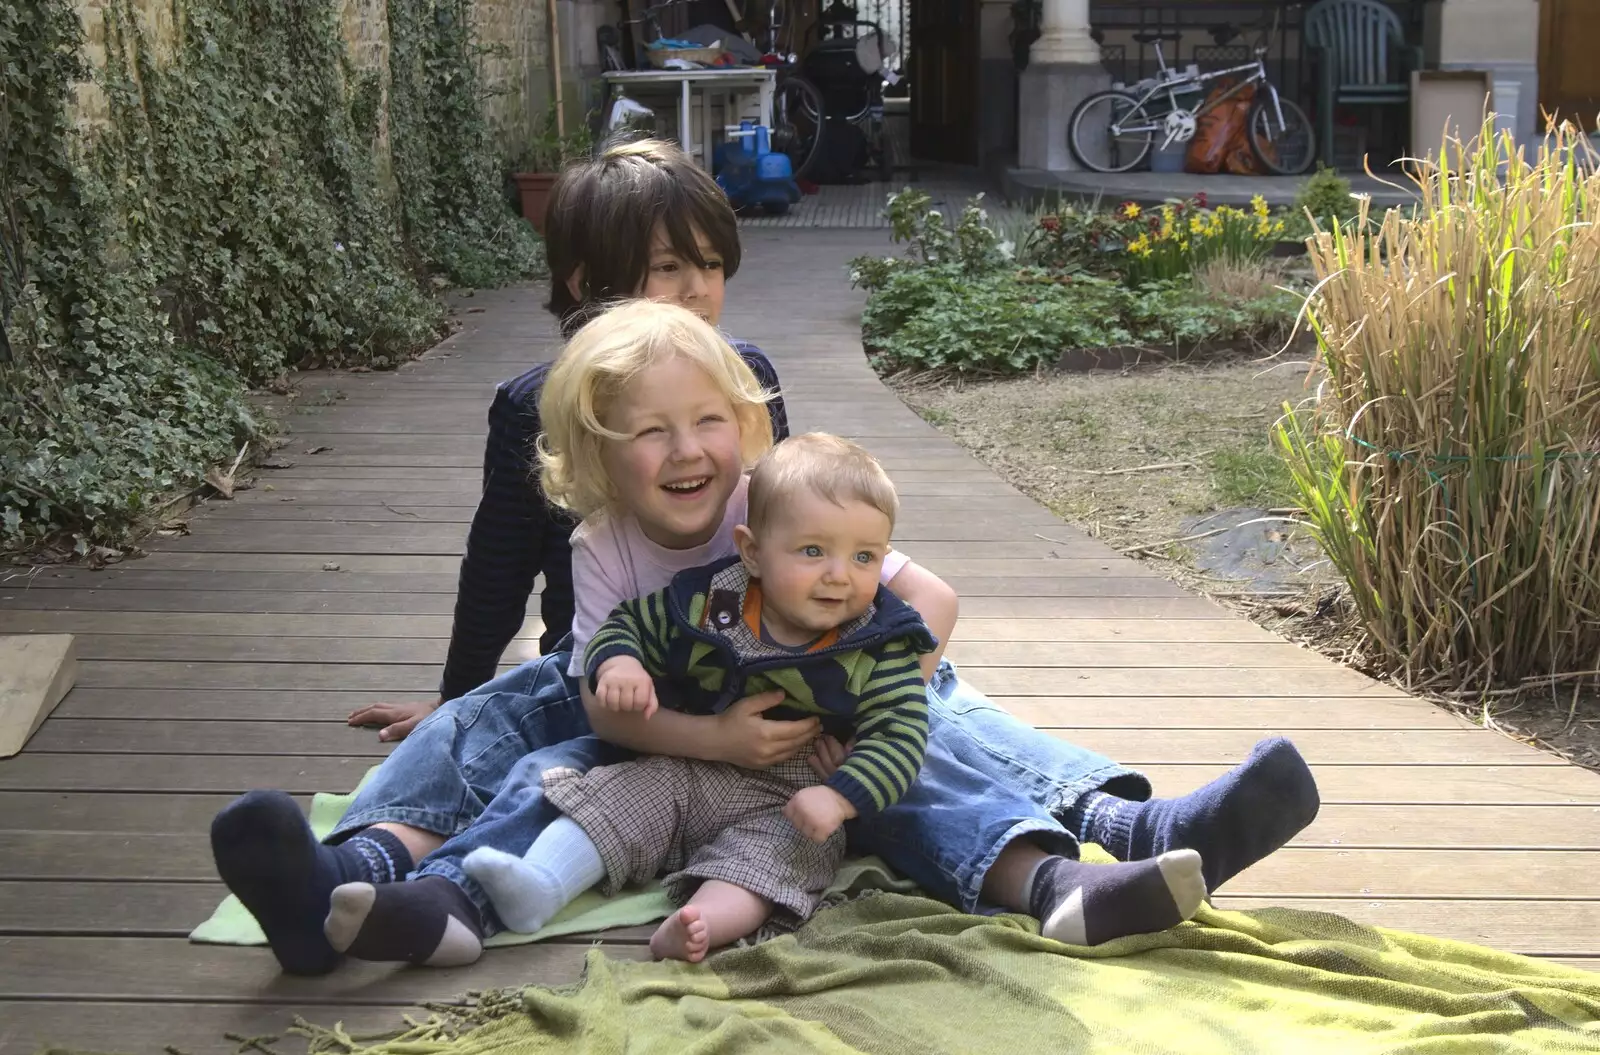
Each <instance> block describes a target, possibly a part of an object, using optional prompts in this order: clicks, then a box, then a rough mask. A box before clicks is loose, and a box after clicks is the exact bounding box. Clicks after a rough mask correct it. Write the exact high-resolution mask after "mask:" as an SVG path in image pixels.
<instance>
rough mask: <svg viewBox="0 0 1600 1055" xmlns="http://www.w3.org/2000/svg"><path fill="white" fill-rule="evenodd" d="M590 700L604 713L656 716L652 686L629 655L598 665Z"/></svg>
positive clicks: (648, 678)
mask: <svg viewBox="0 0 1600 1055" xmlns="http://www.w3.org/2000/svg"><path fill="white" fill-rule="evenodd" d="M594 698H595V701H596V702H597V703H599V704H600V706H602V707H604V708H605V709H606V710H608V711H642V712H644V716H645V717H646V718H648V717H650V716H651V715H652V714H655V713H656V683H655V681H654V680H652V679H651V677H650V673H649V672H648V671H647V670H645V669H644V664H643V663H640V662H639V661H638V660H637V659H635V658H633V657H632V656H612V657H611V658H610V659H608V660H606V661H605V662H604V663H602V664H600V671H599V678H598V679H597V684H596V686H595V693H594Z"/></svg>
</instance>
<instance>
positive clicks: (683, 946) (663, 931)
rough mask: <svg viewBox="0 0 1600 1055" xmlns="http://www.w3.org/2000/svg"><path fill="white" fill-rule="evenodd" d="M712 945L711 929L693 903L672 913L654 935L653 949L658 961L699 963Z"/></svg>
mask: <svg viewBox="0 0 1600 1055" xmlns="http://www.w3.org/2000/svg"><path fill="white" fill-rule="evenodd" d="M710 947H711V928H710V927H708V926H706V922H705V920H703V919H701V918H700V910H699V909H698V908H696V907H695V906H693V905H685V906H683V907H682V908H680V909H679V910H678V911H676V912H674V913H673V914H672V915H670V916H668V917H667V918H666V920H665V921H663V922H662V924H661V926H659V927H657V928H656V932H655V933H654V934H652V935H650V952H651V953H652V954H653V955H654V956H655V958H656V959H658V960H683V961H684V962H685V963H699V962H700V961H701V960H703V959H705V958H706V950H707V949H709V948H710Z"/></svg>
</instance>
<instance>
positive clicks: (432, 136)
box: [0, 0, 541, 550]
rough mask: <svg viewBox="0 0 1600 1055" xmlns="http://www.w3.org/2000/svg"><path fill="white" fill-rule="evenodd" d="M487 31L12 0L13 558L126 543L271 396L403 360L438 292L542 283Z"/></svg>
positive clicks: (7, 207) (8, 56) (322, 9)
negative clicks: (508, 151) (515, 190)
mask: <svg viewBox="0 0 1600 1055" xmlns="http://www.w3.org/2000/svg"><path fill="white" fill-rule="evenodd" d="M494 2H497V0H480V3H483V4H491V3H494ZM477 13H478V5H477V4H474V3H473V2H472V0H387V2H383V0H165V2H164V3H163V2H161V0H94V3H93V4H92V5H91V4H90V3H88V2H87V0H76V2H75V0H31V2H30V3H28V4H24V5H20V6H19V5H4V6H0V322H3V324H4V325H3V332H4V336H5V340H4V342H0V550H7V549H18V548H22V547H26V546H27V545H29V544H31V543H34V542H37V541H39V540H41V539H43V538H47V537H52V536H58V535H62V534H65V535H68V536H70V537H72V538H74V539H75V541H76V544H77V546H78V547H79V548H80V549H86V548H87V547H88V546H90V545H92V544H95V543H98V542H108V541H115V540H117V539H118V538H120V537H122V536H123V535H125V534H126V533H127V532H128V531H129V530H130V529H132V528H133V527H135V526H136V525H137V523H138V522H139V520H140V518H141V517H143V516H144V515H146V514H147V513H149V512H150V510H151V508H152V506H153V504H154V503H155V502H156V501H157V500H158V499H159V498H161V497H162V496H164V495H166V494H169V493H171V492H172V491H173V490H174V489H176V488H180V487H182V486H185V485H187V484H190V483H193V482H195V481H197V480H198V479H199V478H200V476H201V475H202V474H203V472H204V470H205V469H206V468H207V467H208V466H209V465H211V464H213V463H215V462H219V461H223V460H226V459H230V458H231V457H232V455H233V453H234V452H235V451H236V450H237V449H238V445H239V444H240V443H241V442H242V441H243V440H244V439H246V438H248V437H249V436H250V435H251V434H252V432H253V431H254V428H255V426H254V423H253V422H252V420H251V417H250V414H249V412H248V408H247V404H246V401H245V392H246V390H247V389H248V388H249V387H251V386H255V385H261V384H266V383H270V382H272V381H273V380H274V379H276V378H278V377H279V376H281V375H282V374H283V373H284V371H285V370H286V369H289V368H291V367H294V366H297V365H302V364H307V363H319V364H370V365H374V366H389V365H393V364H395V363H397V362H399V361H401V360H402V359H404V358H406V357H407V356H409V355H411V354H413V353H414V352H416V351H417V350H419V349H420V348H422V347H425V346H426V345H427V344H428V343H430V342H431V341H432V340H434V339H435V337H436V336H437V335H438V333H439V327H440V324H441V314H442V313H441V310H440V307H439V305H438V303H437V302H436V301H435V299H434V297H433V294H434V292H435V291H436V289H437V288H438V287H440V286H444V285H449V284H452V283H459V284H466V285H474V286H485V285H493V284H497V283H502V282H505V281H509V280H511V279H515V278H517V277H520V276H526V275H531V274H534V273H536V272H537V271H538V269H539V267H540V265H541V251H540V246H539V245H538V243H537V240H536V239H535V238H534V236H533V235H532V233H531V229H530V228H529V227H528V226H527V225H526V224H525V223H523V222H522V221H521V220H520V219H518V218H517V217H516V216H514V215H513V214H512V212H511V210H510V208H509V206H508V204H507V200H506V197H505V194H504V179H503V173H504V163H503V162H502V160H501V157H502V148H501V145H500V143H499V141H498V137H497V135H496V131H495V128H494V124H493V121H492V118H491V111H492V108H493V107H494V106H496V105H503V104H504V100H505V96H504V95H497V94H495V93H493V92H491V91H490V90H489V88H488V86H487V85H486V83H485V80H484V74H485V70H486V68H487V65H486V63H487V60H488V59H489V58H490V57H491V56H492V55H493V54H494V49H492V48H491V47H489V46H488V45H487V44H486V42H485V41H483V40H481V39H479V38H478V36H477V35H476V32H475V29H476V27H477V25H478V21H477V18H476V15H477ZM380 15H381V18H380V17H379V16H380ZM352 29H353V30H354V31H353V32H352Z"/></svg>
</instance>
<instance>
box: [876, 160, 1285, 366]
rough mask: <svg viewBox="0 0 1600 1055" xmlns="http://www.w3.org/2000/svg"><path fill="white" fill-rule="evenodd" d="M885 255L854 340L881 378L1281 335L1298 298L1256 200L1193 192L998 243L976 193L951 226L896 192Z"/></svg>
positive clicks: (1052, 218) (916, 199) (1053, 222)
mask: <svg viewBox="0 0 1600 1055" xmlns="http://www.w3.org/2000/svg"><path fill="white" fill-rule="evenodd" d="M888 214H889V219H890V225H891V227H892V229H893V231H894V237H895V240H896V241H897V242H901V243H905V244H906V246H907V249H906V252H905V254H904V255H903V256H899V257H863V258H860V259H857V260H855V261H853V262H852V265H851V278H852V280H853V281H854V282H855V283H856V284H857V285H859V286H862V287H864V288H866V289H867V290H869V291H870V292H871V294H872V295H871V297H870V299H869V301H868V304H867V308H866V311H865V313H864V315H863V321H862V328H863V339H864V341H865V343H866V344H867V346H868V347H869V348H870V349H871V350H872V352H873V355H874V359H875V361H876V362H877V363H878V364H879V365H880V366H881V367H882V368H885V369H889V370H902V369H917V370H945V371H953V372H959V373H1010V372H1020V371H1026V370H1035V369H1039V368H1043V367H1052V366H1054V365H1056V363H1057V362H1058V360H1060V359H1061V357H1062V354H1063V353H1065V352H1069V351H1072V350H1074V349H1083V348H1102V347H1120V346H1129V345H1137V346H1153V347H1158V348H1166V349H1170V350H1172V351H1173V352H1175V353H1182V352H1183V351H1184V350H1185V349H1188V350H1192V349H1194V348H1195V347H1196V346H1198V345H1202V344H1207V343H1209V342H1215V341H1239V340H1246V341H1253V342H1258V343H1261V344H1266V343H1269V342H1272V341H1278V340H1281V339H1282V338H1283V337H1284V335H1285V334H1286V333H1287V330H1288V328H1289V326H1290V325H1292V323H1293V320H1294V317H1295V314H1296V313H1297V312H1298V311H1299V308H1300V303H1301V298H1300V297H1299V296H1297V295H1295V294H1293V293H1291V292H1288V291H1286V290H1284V289H1281V288H1279V286H1280V284H1281V279H1282V275H1281V270H1280V269H1279V268H1278V267H1276V266H1275V265H1273V264H1272V263H1270V262H1269V261H1268V260H1267V258H1268V257H1269V256H1270V255H1271V254H1272V251H1273V249H1274V247H1275V246H1276V244H1277V242H1278V240H1279V238H1280V236H1281V235H1282V234H1283V231H1284V221H1283V220H1282V219H1281V218H1275V217H1273V216H1272V215H1271V213H1270V211H1269V210H1268V208H1267V206H1266V203H1265V201H1263V200H1261V199H1259V198H1258V199H1256V201H1255V202H1254V203H1253V205H1252V207H1251V208H1250V209H1249V210H1244V209H1238V208H1234V207H1231V206H1218V207H1216V208H1211V207H1209V206H1208V204H1207V202H1206V200H1205V197H1204V195H1200V196H1197V197H1196V198H1194V199H1191V200H1188V201H1182V202H1169V203H1167V204H1165V205H1163V206H1160V207H1159V208H1156V209H1153V210H1148V211H1147V210H1144V209H1142V208H1141V207H1140V206H1139V205H1137V204H1135V203H1132V202H1128V203H1124V204H1123V205H1121V206H1119V207H1118V208H1116V209H1115V210H1110V211H1104V210H1097V209H1081V210H1080V209H1072V208H1069V209H1063V210H1060V211H1057V212H1053V213H1049V214H1045V215H1040V216H1036V217H1033V218H1032V219H1031V220H1030V221H1029V222H1028V223H1027V224H1026V225H1024V226H1023V228H1022V229H1021V230H1018V231H1016V232H1014V233H1013V234H1012V236H1011V237H1007V234H1006V233H1005V232H1002V231H1000V230H997V229H996V227H995V226H994V225H993V224H991V222H990V220H989V217H988V215H987V213H986V212H985V211H984V209H983V203H982V200H981V196H980V197H979V198H977V199H974V200H973V201H971V202H969V203H968V204H967V206H966V208H964V209H963V210H962V213H961V216H960V217H959V218H958V220H957V222H956V223H955V224H954V226H951V225H949V224H947V223H946V221H945V219H944V217H943V216H942V215H941V214H940V213H939V212H938V211H937V210H935V209H932V208H931V207H930V202H929V199H928V196H927V195H926V194H923V193H922V192H920V191H912V190H907V191H903V192H901V193H899V194H896V195H893V196H892V197H891V198H890V200H889V209H888Z"/></svg>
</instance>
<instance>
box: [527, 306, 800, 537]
mask: <svg viewBox="0 0 1600 1055" xmlns="http://www.w3.org/2000/svg"><path fill="white" fill-rule="evenodd" d="M675 358H677V359H685V360H687V361H688V362H691V363H693V364H695V365H696V366H698V367H699V368H700V369H702V370H704V371H705V372H706V376H708V377H709V378H711V382H712V384H714V385H715V386H716V387H717V389H718V391H720V392H721V393H722V394H723V395H724V396H725V397H727V400H728V402H729V403H730V404H731V405H732V407H733V414H734V420H735V422H736V423H737V424H738V426H739V438H740V447H741V454H742V456H743V458H744V464H745V466H746V467H749V466H750V465H751V464H753V463H754V462H755V461H756V459H758V458H760V457H761V455H762V454H763V453H765V452H766V451H767V449H768V448H770V447H771V446H772V418H771V417H770V415H768V413H767V407H766V404H767V401H768V400H769V399H771V396H770V395H769V394H768V393H767V392H766V391H765V390H763V389H762V387H761V382H760V381H758V380H757V379H756V375H755V374H754V373H752V372H751V370H750V367H749V365H748V364H747V363H745V361H744V360H743V359H742V358H740V356H739V353H738V352H736V351H734V350H733V347H732V346H731V345H729V344H728V342H727V340H726V339H724V338H723V336H722V335H721V334H720V333H718V332H717V331H716V329H715V328H714V327H713V326H712V325H711V324H710V323H708V322H706V321H705V320H704V319H702V318H700V316H698V315H696V314H694V313H693V312H691V311H688V310H686V309H684V308H680V307H677V306H675V305H672V304H664V303H660V302H656V301H648V300H634V301H624V302H623V303H621V304H619V305H617V306H616V307H614V308H612V309H611V310H610V311H608V312H606V313H605V314H604V315H601V316H600V317H598V318H596V319H594V320H593V321H592V322H589V323H588V324H586V325H585V326H584V327H583V328H582V329H581V330H579V331H578V332H577V334H576V335H575V336H574V337H573V338H572V340H571V341H570V342H568V344H567V347H566V348H565V349H564V350H563V351H562V353H561V357H560V358H559V359H557V360H556V362H555V365H553V366H552V367H551V368H550V375H549V377H547V378H546V379H545V383H544V390H543V391H542V392H541V393H540V395H539V419H540V422H541V424H542V425H543V427H544V431H543V433H542V434H541V435H540V437H539V440H538V455H539V484H540V486H541V487H542V488H543V489H544V493H545V497H546V498H548V499H549V500H550V501H551V502H552V503H553V504H555V505H558V506H561V507H562V508H564V509H569V510H571V511H572V512H573V513H576V514H577V515H578V516H580V517H586V516H589V515H590V514H593V513H599V512H602V511H605V510H611V511H616V510H617V509H618V507H619V505H620V500H621V496H620V495H619V494H618V493H617V489H616V486H615V485H614V484H613V483H612V481H611V476H610V474H609V473H607V472H606V468H605V463H604V461H603V460H602V459H601V452H602V450H603V448H604V444H605V441H606V440H623V439H627V437H626V436H624V435H623V434H621V433H619V432H614V431H613V430H611V429H608V428H607V427H606V426H605V420H604V419H605V418H606V416H607V415H608V414H609V413H610V411H611V410H612V408H613V406H614V405H615V403H616V401H617V399H618V397H619V396H620V395H621V394H622V391H623V389H624V388H626V387H627V385H628V383H629V382H630V381H632V380H633V379H634V378H636V377H638V376H639V375H640V374H641V373H643V372H644V371H646V370H648V369H650V368H651V367H653V366H657V365H659V364H661V363H665V362H668V361H670V360H672V359H675Z"/></svg>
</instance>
